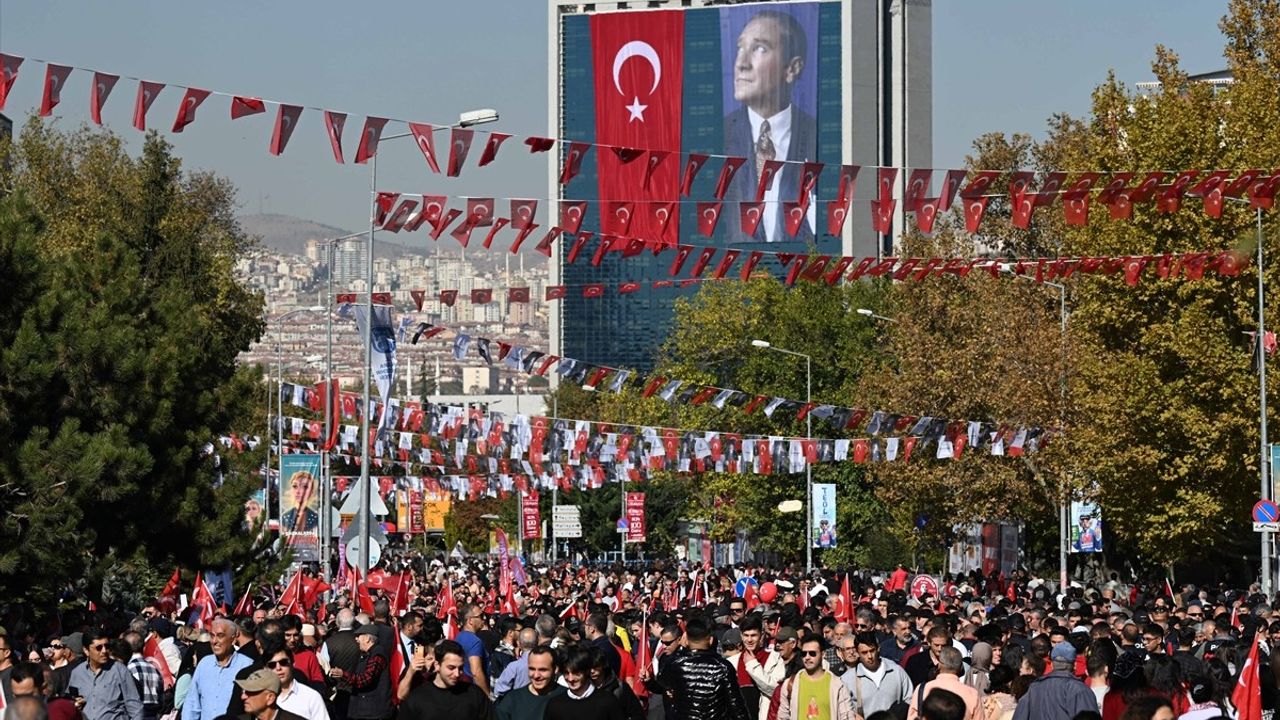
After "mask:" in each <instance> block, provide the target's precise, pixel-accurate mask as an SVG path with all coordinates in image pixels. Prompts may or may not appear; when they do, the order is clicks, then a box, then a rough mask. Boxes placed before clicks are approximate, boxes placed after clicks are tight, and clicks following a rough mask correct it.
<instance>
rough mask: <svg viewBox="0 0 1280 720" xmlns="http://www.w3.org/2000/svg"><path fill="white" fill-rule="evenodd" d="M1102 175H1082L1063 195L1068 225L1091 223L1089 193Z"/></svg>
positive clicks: (1064, 212)
mask: <svg viewBox="0 0 1280 720" xmlns="http://www.w3.org/2000/svg"><path fill="white" fill-rule="evenodd" d="M1100 175H1101V173H1096V172H1087V173H1081V174H1080V176H1079V177H1077V178H1076V179H1075V182H1073V183H1071V186H1070V187H1068V188H1067V190H1066V192H1064V193H1062V214H1063V217H1064V218H1065V219H1066V222H1067V224H1068V225H1087V224H1088V223H1089V191H1090V190H1092V189H1093V184H1094V183H1096V182H1097V181H1098V178H1099V177H1100Z"/></svg>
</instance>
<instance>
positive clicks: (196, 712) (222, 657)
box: [182, 618, 253, 720]
mask: <svg viewBox="0 0 1280 720" xmlns="http://www.w3.org/2000/svg"><path fill="white" fill-rule="evenodd" d="M238 634H239V628H237V627H236V624H235V623H233V622H231V621H230V620H227V619H226V618H218V619H217V620H214V621H213V627H212V628H210V630H209V646H210V647H211V648H212V649H213V652H212V653H211V654H209V655H206V656H204V659H202V660H201V661H200V663H199V664H198V665H196V671H195V674H194V675H193V676H192V678H191V688H190V690H188V691H187V698H186V700H185V701H184V702H183V703H182V720H213V718H216V717H218V716H219V715H222V714H224V713H226V711H227V706H228V704H229V703H230V702H231V693H232V692H233V691H234V690H235V689H236V684H235V682H236V673H238V672H240V670H241V668H245V667H248V666H249V665H252V664H253V660H251V659H250V658H249V657H248V656H246V655H243V654H241V653H238V652H236V647H235V644H234V643H235V639H236V635H238Z"/></svg>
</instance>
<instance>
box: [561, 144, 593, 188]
mask: <svg viewBox="0 0 1280 720" xmlns="http://www.w3.org/2000/svg"><path fill="white" fill-rule="evenodd" d="M590 149H591V145H590V144H589V143H584V142H576V141H575V142H571V143H569V152H568V154H566V155H565V156H564V168H562V169H561V170H560V184H561V185H568V184H569V181H570V180H572V179H574V178H575V177H577V175H578V172H579V171H581V170H582V158H584V157H586V155H587V151H588V150H590ZM597 157H600V156H599V154H597ZM597 162H598V161H597Z"/></svg>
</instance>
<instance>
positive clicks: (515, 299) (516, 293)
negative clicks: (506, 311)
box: [507, 287, 529, 303]
mask: <svg viewBox="0 0 1280 720" xmlns="http://www.w3.org/2000/svg"><path fill="white" fill-rule="evenodd" d="M507 302H509V303H527V302H529V288H527V287H513V288H507Z"/></svg>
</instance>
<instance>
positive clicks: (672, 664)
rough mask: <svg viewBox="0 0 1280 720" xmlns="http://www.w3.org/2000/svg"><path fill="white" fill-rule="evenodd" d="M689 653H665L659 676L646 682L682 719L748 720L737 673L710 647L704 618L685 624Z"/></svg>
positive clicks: (685, 636)
mask: <svg viewBox="0 0 1280 720" xmlns="http://www.w3.org/2000/svg"><path fill="white" fill-rule="evenodd" d="M684 645H685V647H686V648H687V649H688V652H682V653H676V654H672V655H667V656H664V658H663V661H662V662H660V663H659V668H658V676H657V677H656V678H654V679H652V680H650V681H649V682H648V683H647V685H648V687H649V689H650V691H651V692H654V693H662V694H664V695H665V696H666V697H667V698H668V699H669V701H670V703H671V705H672V706H673V708H674V709H675V711H676V717H679V718H681V719H682V720H750V718H753V717H755V715H756V713H755V712H748V709H747V704H746V703H745V702H743V700H742V693H741V692H739V691H738V673H737V670H735V669H734V667H733V666H732V665H730V664H729V661H727V660H725V659H724V658H722V657H720V656H719V655H717V654H716V653H715V651H713V650H712V649H711V628H710V626H709V625H708V623H707V621H706V619H705V618H702V617H693V618H690V619H689V621H688V622H687V623H686V624H685V633H684Z"/></svg>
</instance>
